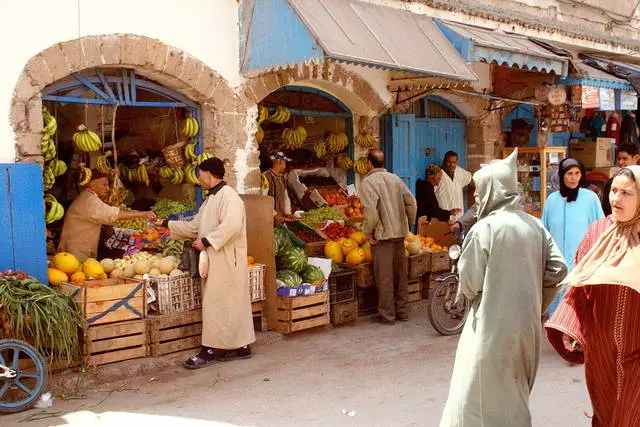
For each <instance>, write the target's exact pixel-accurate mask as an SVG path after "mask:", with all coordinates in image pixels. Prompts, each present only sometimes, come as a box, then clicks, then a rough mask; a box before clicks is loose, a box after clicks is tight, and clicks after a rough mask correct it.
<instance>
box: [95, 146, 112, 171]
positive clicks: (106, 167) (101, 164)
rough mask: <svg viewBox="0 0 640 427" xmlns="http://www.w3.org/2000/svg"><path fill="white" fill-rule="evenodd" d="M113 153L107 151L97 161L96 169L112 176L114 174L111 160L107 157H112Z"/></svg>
mask: <svg viewBox="0 0 640 427" xmlns="http://www.w3.org/2000/svg"><path fill="white" fill-rule="evenodd" d="M112 154H113V153H112V152H111V151H105V152H104V153H103V154H101V155H99V156H98V159H97V160H96V169H98V170H99V171H100V172H102V173H105V174H111V173H112V172H113V168H112V167H111V164H110V163H109V159H107V157H109V156H111V155H112Z"/></svg>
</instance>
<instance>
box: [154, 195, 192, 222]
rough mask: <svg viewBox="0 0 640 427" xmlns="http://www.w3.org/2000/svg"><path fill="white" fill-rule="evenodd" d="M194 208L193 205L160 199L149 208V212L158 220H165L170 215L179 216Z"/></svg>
mask: <svg viewBox="0 0 640 427" xmlns="http://www.w3.org/2000/svg"><path fill="white" fill-rule="evenodd" d="M195 208H196V207H195V204H191V203H186V202H177V201H175V200H169V199H160V200H158V201H157V202H156V204H155V205H153V206H152V207H151V210H152V211H154V212H155V213H156V215H158V216H159V217H160V218H167V217H169V216H171V215H179V214H181V213H185V212H189V211H192V210H194V209H195Z"/></svg>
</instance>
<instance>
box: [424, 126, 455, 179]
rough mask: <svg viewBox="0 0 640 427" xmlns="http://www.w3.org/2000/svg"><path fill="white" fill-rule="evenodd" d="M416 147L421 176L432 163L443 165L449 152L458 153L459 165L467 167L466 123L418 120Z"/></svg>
mask: <svg viewBox="0 0 640 427" xmlns="http://www.w3.org/2000/svg"><path fill="white" fill-rule="evenodd" d="M416 139H417V140H416V146H417V151H418V152H419V156H418V159H417V165H416V167H417V168H418V170H419V175H420V177H422V176H423V175H424V170H425V169H426V168H427V166H429V165H430V164H432V163H435V164H437V165H440V164H442V160H443V159H444V155H445V153H446V152H447V151H455V152H456V153H458V165H460V167H462V168H466V166H467V148H466V143H465V123H464V120H459V119H416Z"/></svg>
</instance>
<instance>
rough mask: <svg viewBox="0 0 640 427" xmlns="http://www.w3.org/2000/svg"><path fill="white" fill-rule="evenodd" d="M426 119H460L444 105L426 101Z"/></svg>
mask: <svg viewBox="0 0 640 427" xmlns="http://www.w3.org/2000/svg"><path fill="white" fill-rule="evenodd" d="M426 104H427V117H428V118H430V119H459V118H460V117H459V116H458V115H457V114H456V113H454V112H453V111H452V110H450V109H449V108H447V107H446V106H445V105H442V104H440V103H439V102H435V101H429V100H427V102H426Z"/></svg>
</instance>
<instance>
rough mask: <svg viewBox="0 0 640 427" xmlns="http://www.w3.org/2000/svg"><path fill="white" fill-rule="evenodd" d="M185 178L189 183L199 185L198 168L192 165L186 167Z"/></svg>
mask: <svg viewBox="0 0 640 427" xmlns="http://www.w3.org/2000/svg"><path fill="white" fill-rule="evenodd" d="M184 177H185V179H186V180H187V182H188V183H190V184H193V185H198V183H199V181H198V176H197V175H196V166H195V165H194V164H192V163H190V164H188V165H186V166H185V167H184Z"/></svg>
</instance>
